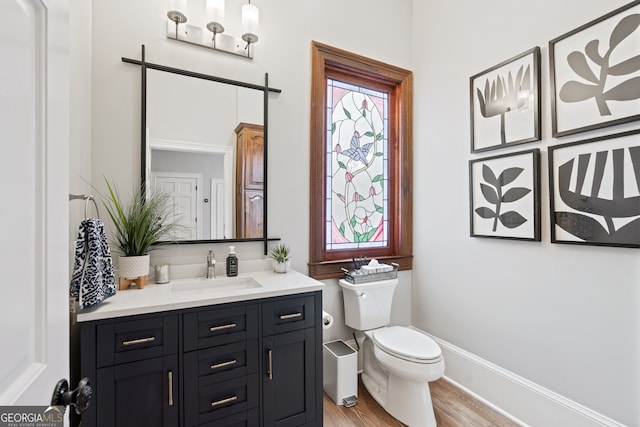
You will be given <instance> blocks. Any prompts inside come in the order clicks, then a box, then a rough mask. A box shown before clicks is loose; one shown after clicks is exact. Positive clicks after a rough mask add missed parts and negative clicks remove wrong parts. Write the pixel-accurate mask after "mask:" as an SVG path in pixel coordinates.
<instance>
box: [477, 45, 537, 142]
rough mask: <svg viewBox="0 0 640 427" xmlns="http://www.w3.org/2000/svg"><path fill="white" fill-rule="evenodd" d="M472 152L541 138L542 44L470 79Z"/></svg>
mask: <svg viewBox="0 0 640 427" xmlns="http://www.w3.org/2000/svg"><path fill="white" fill-rule="evenodd" d="M469 89H470V97H469V99H470V104H471V152H472V153H480V152H483V151H488V150H495V149H497V148H503V147H507V146H512V145H516V144H524V143H527V142H533V141H539V140H540V135H541V123H540V117H541V114H540V47H538V46H536V47H534V48H532V49H529V50H527V51H526V52H523V53H521V54H519V55H516V56H514V57H513V58H511V59H508V60H506V61H504V62H502V63H500V64H498V65H496V66H494V67H491V68H489V69H487V70H484V71H482V72H480V73H478V74H476V75H474V76H472V77H471V78H470V79H469Z"/></svg>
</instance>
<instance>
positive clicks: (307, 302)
mask: <svg viewBox="0 0 640 427" xmlns="http://www.w3.org/2000/svg"><path fill="white" fill-rule="evenodd" d="M315 317H316V312H315V301H314V297H313V296H298V297H292V298H278V299H276V300H273V301H270V302H266V303H264V304H263V305H262V333H263V335H273V334H280V333H283V332H291V331H296V330H298V329H306V328H312V327H314V326H315V324H316V319H315Z"/></svg>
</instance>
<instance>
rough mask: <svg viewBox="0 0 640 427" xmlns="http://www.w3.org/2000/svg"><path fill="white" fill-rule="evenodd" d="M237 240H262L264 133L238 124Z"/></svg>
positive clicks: (250, 125) (253, 126) (256, 126)
mask: <svg viewBox="0 0 640 427" xmlns="http://www.w3.org/2000/svg"><path fill="white" fill-rule="evenodd" d="M235 132H236V237H238V238H252V237H259V238H261V237H263V222H264V167H263V166H264V130H263V127H262V126H261V125H254V124H250V123H240V124H239V125H238V126H237V127H236V129H235Z"/></svg>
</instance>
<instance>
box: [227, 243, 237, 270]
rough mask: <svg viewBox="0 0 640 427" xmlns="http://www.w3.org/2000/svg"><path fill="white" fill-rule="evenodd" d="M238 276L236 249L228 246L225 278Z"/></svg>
mask: <svg viewBox="0 0 640 427" xmlns="http://www.w3.org/2000/svg"><path fill="white" fill-rule="evenodd" d="M237 275H238V257H237V256H236V247H235V246H229V255H228V256H227V276H228V277H235V276H237Z"/></svg>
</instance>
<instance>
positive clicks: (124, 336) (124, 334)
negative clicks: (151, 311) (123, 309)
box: [96, 315, 178, 368]
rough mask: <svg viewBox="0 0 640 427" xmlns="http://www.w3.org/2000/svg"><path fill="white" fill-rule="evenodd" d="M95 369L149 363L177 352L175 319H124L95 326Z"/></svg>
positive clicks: (166, 317)
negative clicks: (144, 361) (123, 364)
mask: <svg viewBox="0 0 640 427" xmlns="http://www.w3.org/2000/svg"><path fill="white" fill-rule="evenodd" d="M96 336H97V340H96V347H97V355H96V356H97V367H98V368H101V367H104V366H112V365H118V364H121V363H129V362H133V361H136V360H143V359H149V358H152V357H158V356H163V355H168V354H174V353H177V351H178V316H177V315H171V316H158V317H145V316H140V317H128V318H127V320H123V321H120V322H113V323H108V324H102V325H97V326H96Z"/></svg>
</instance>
